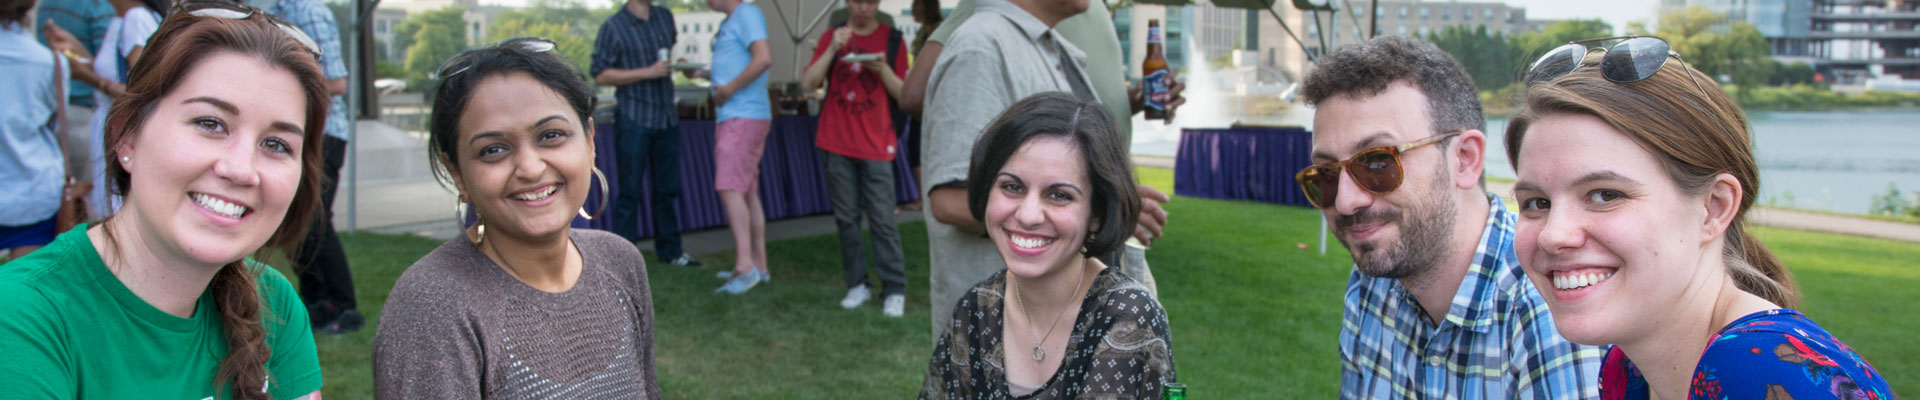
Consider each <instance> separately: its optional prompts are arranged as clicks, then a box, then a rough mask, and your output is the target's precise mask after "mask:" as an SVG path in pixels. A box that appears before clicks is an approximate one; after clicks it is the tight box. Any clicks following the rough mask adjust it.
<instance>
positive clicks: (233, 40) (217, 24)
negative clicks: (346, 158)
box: [102, 11, 332, 399]
mask: <svg viewBox="0 0 1920 400" xmlns="http://www.w3.org/2000/svg"><path fill="white" fill-rule="evenodd" d="M256 13H260V12H259V11H256ZM264 15H265V14H264V13H260V14H257V15H254V16H252V17H249V18H247V19H238V20H230V19H220V18H203V17H194V16H190V15H186V14H174V15H170V16H168V17H167V18H166V19H164V20H162V21H161V22H160V28H159V30H158V31H156V32H155V33H154V34H153V38H152V39H151V40H149V41H148V42H147V45H148V46H147V50H146V56H143V57H142V58H141V59H140V62H139V63H136V64H134V65H133V66H132V68H131V69H130V70H129V71H128V73H127V95H126V96H125V97H121V98H120V99H119V100H117V101H115V102H114V105H113V107H112V109H111V110H110V111H108V112H107V127H106V132H105V140H104V141H103V143H104V144H103V146H106V158H107V159H108V160H115V159H118V158H119V157H120V154H119V153H118V148H119V146H118V145H117V144H120V143H126V142H127V141H128V140H130V138H132V137H137V136H140V135H141V134H142V132H141V128H143V127H145V126H146V123H147V120H148V119H149V118H151V117H152V116H153V113H154V110H155V109H156V107H157V106H158V105H159V104H160V100H161V99H163V98H165V97H166V96H167V95H168V94H170V93H172V92H173V91H174V89H176V88H178V86H179V84H180V83H181V82H184V81H185V80H186V77H187V75H188V74H189V73H191V72H193V70H194V69H195V68H200V67H204V66H208V65H212V64H208V63H207V62H206V60H207V58H208V57H211V56H213V55H214V54H217V53H223V52H230V53H238V54H241V55H244V56H248V57H255V58H258V59H260V60H262V61H266V63H267V64H269V65H272V66H274V67H276V68H280V69H283V70H286V71H288V72H290V73H292V74H293V77H294V80H296V81H298V82H299V83H300V89H301V92H302V94H303V96H302V97H303V99H302V100H305V101H306V104H307V107H306V111H307V113H306V114H307V115H306V117H307V118H306V121H305V122H306V125H305V129H304V131H303V134H304V135H303V136H302V137H301V139H300V141H301V144H300V183H299V185H298V187H299V189H297V190H295V192H294V196H293V202H292V204H290V205H289V206H288V207H287V215H286V218H285V219H284V220H281V221H280V227H279V228H278V229H276V230H274V231H273V236H272V237H270V238H268V239H267V243H266V245H267V246H268V247H272V248H276V249H279V250H281V251H282V252H284V253H285V254H288V255H292V254H293V253H294V251H295V249H296V247H297V246H299V245H300V242H301V240H302V239H304V238H305V237H306V234H307V227H308V226H309V225H311V224H312V222H313V216H314V214H315V213H317V212H319V209H320V205H321V202H320V184H321V181H322V180H324V179H326V178H325V176H324V175H321V174H320V161H321V155H320V150H321V146H320V140H321V138H323V137H325V136H326V133H325V130H326V124H327V106H329V105H331V104H332V102H331V99H329V96H330V95H329V94H328V93H327V87H326V79H325V78H324V77H323V76H322V75H321V74H320V64H319V61H318V60H315V59H314V54H313V53H311V52H309V51H308V50H307V47H306V46H304V45H302V44H300V42H299V41H297V40H295V39H294V38H293V37H291V36H287V34H286V33H285V32H283V31H281V30H280V28H279V27H276V26H274V25H273V24H272V23H271V22H268V21H267V19H266V18H264V17H263V16H264ZM106 168H107V170H106V173H107V179H108V181H109V182H108V186H109V187H108V189H111V190H112V191H113V193H117V194H123V195H124V194H126V193H127V191H128V190H129V188H130V187H131V184H132V179H133V175H132V173H130V172H129V171H127V170H126V169H125V168H124V167H122V166H121V165H120V163H118V162H112V161H108V162H107V163H106ZM109 219H111V217H109ZM102 229H106V227H105V224H102ZM109 237H111V235H109ZM254 272H255V271H254V270H253V268H251V267H248V266H247V265H246V261H245V260H244V259H242V260H235V261H233V262H231V263H228V264H227V265H226V266H223V267H221V268H220V271H219V272H216V273H215V274H214V276H213V282H212V283H210V284H209V286H208V288H209V289H210V290H211V291H212V292H213V298H214V304H215V307H216V308H217V309H219V311H220V328H221V331H222V332H223V333H224V334H225V335H226V339H227V358H226V359H224V360H221V361H220V371H219V374H218V375H215V379H216V381H215V382H213V384H214V385H215V386H216V387H217V386H219V385H221V384H232V385H233V386H232V388H233V393H232V394H233V397H234V398H237V399H256V398H266V394H265V393H262V392H261V389H262V388H264V387H265V385H266V382H265V381H264V380H263V379H262V378H263V377H266V376H267V370H266V364H267V361H268V360H269V359H271V358H272V354H271V351H270V349H269V348H268V347H267V345H266V332H265V328H263V327H262V326H261V324H260V319H261V306H260V293H259V292H258V291H257V290H256V289H255V286H256V285H255V273H254Z"/></svg>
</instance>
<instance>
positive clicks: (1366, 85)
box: [1300, 36, 1487, 148]
mask: <svg viewBox="0 0 1920 400" xmlns="http://www.w3.org/2000/svg"><path fill="white" fill-rule="evenodd" d="M1400 80H1406V81H1408V82H1410V83H1412V84H1413V86H1414V87H1417V88H1420V93H1421V94H1424V95H1426V96H1427V118H1428V119H1430V120H1432V124H1433V132H1432V134H1436V135H1437V134H1440V133H1445V132H1453V131H1464V130H1469V129H1477V130H1486V128H1487V120H1486V117H1485V116H1484V115H1482V114H1481V110H1480V91H1479V89H1478V88H1476V87H1475V86H1474V85H1473V77H1471V76H1468V75H1467V70H1466V68H1464V67H1461V66H1460V63H1459V62H1458V61H1455V60H1454V59H1453V56H1452V55H1449V54H1447V52H1446V51H1443V50H1440V47H1438V46H1434V45H1433V44H1432V43H1427V42H1424V41H1421V40H1419V39H1414V38H1409V37H1405V36H1380V37H1375V38H1373V39H1370V40H1367V41H1366V42H1365V43H1361V44H1357V45H1352V46H1347V47H1342V48H1340V49H1339V50H1335V51H1334V52H1333V54H1329V55H1327V57H1326V58H1322V59H1320V65H1319V66H1318V67H1316V68H1315V69H1314V71H1313V73H1312V74H1308V75H1307V80H1306V82H1305V83H1303V84H1301V86H1300V95H1301V96H1302V99H1304V100H1305V101H1306V102H1307V104H1319V103H1320V102H1321V101H1325V100H1326V99H1330V98H1333V97H1334V96H1342V95H1347V96H1360V97H1367V96H1373V95H1377V94H1380V92H1381V91H1384V90H1386V89H1387V85H1388V84H1391V83H1393V82H1394V81H1400ZM1447 142H1448V141H1442V142H1440V145H1441V146H1442V147H1443V148H1444V147H1445V146H1446V145H1447Z"/></svg>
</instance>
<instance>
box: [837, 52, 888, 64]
mask: <svg viewBox="0 0 1920 400" xmlns="http://www.w3.org/2000/svg"><path fill="white" fill-rule="evenodd" d="M878 59H880V55H879V54H873V53H867V54H848V55H847V56H846V57H840V61H846V62H868V61H873V60H878Z"/></svg>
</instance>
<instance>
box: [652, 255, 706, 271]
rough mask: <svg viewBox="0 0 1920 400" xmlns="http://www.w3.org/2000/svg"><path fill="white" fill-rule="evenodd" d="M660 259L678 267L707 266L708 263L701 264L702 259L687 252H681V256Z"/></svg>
mask: <svg viewBox="0 0 1920 400" xmlns="http://www.w3.org/2000/svg"><path fill="white" fill-rule="evenodd" d="M660 261H661V262H664V263H667V264H668V265H673V266H676V267H687V268H700V267H705V266H707V265H706V264H701V263H700V260H695V259H693V256H690V255H687V253H680V257H679V258H675V259H672V260H660Z"/></svg>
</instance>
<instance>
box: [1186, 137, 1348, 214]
mask: <svg viewBox="0 0 1920 400" xmlns="http://www.w3.org/2000/svg"><path fill="white" fill-rule="evenodd" d="M1312 154H1313V136H1312V135H1311V134H1309V133H1308V132H1307V130H1306V129H1301V128H1268V127H1241V128H1230V129H1183V130H1181V131H1180V149H1179V153H1178V154H1177V156H1176V160H1175V161H1174V169H1173V192H1174V194H1178V195H1181V196H1192V197H1205V198H1211V199H1223V200H1253V201H1259V202H1266V203H1277V204H1286V205H1294V206H1301V207H1312V205H1310V204H1309V203H1307V197H1306V195H1305V194H1302V193H1301V192H1300V186H1299V184H1296V183H1294V181H1293V174H1294V173H1296V172H1299V171H1300V170H1301V169H1304V168H1306V167H1307V166H1308V165H1312V161H1311V157H1312Z"/></svg>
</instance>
